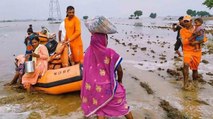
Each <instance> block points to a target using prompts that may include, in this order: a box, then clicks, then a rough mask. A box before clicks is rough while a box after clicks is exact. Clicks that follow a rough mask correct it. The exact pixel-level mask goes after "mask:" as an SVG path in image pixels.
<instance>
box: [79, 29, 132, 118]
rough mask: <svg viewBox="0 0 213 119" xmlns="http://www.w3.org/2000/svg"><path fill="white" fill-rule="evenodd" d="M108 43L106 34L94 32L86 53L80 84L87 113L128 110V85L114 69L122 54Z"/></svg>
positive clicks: (114, 114)
mask: <svg viewBox="0 0 213 119" xmlns="http://www.w3.org/2000/svg"><path fill="white" fill-rule="evenodd" d="M106 46H107V38H106V35H105V34H98V33H96V34H92V37H91V42H90V46H89V48H88V49H87V51H86V53H85V57H84V63H83V83H82V88H81V99H82V104H81V107H82V110H83V112H84V114H85V116H86V117H89V116H91V115H93V114H95V115H97V116H105V117H119V116H123V115H126V114H128V113H129V107H128V106H127V102H126V94H125V93H126V92H125V89H124V87H123V86H122V84H120V83H118V81H117V80H116V73H115V71H116V68H117V66H118V65H119V64H120V62H121V61H122V58H121V57H120V56H119V55H118V54H117V53H116V52H115V51H114V50H112V49H110V48H107V47H106Z"/></svg>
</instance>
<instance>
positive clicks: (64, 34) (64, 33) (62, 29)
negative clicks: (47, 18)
mask: <svg viewBox="0 0 213 119" xmlns="http://www.w3.org/2000/svg"><path fill="white" fill-rule="evenodd" d="M59 31H61V32H62V33H61V41H63V40H64V38H65V36H66V29H65V23H64V21H63V22H61V24H60V26H59Z"/></svg>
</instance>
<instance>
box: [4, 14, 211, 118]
mask: <svg viewBox="0 0 213 119" xmlns="http://www.w3.org/2000/svg"><path fill="white" fill-rule="evenodd" d="M112 21H113V22H114V23H115V24H116V26H117V28H118V31H119V33H118V34H115V35H110V36H109V38H110V40H109V47H111V48H113V49H115V50H116V51H117V52H118V53H119V54H120V55H121V56H122V57H123V58H124V60H123V63H122V65H123V69H124V79H123V80H124V81H123V83H124V85H125V87H126V90H127V99H128V103H129V105H130V107H131V110H132V111H133V115H134V117H135V119H143V118H145V117H146V118H148V119H149V118H150V119H164V118H166V112H165V111H164V110H163V109H162V108H161V107H160V106H159V104H160V101H161V100H166V101H168V102H169V103H170V104H171V106H173V107H175V108H177V109H178V110H179V111H181V112H183V113H184V114H185V115H187V116H188V117H189V118H205V119H211V118H213V113H212V112H213V97H212V96H213V87H212V86H211V85H209V84H208V83H206V84H201V83H199V84H198V89H196V90H194V91H184V90H182V89H181V87H182V83H181V81H176V79H177V78H178V77H177V76H171V75H169V74H168V73H167V72H166V70H167V69H174V70H176V68H178V67H181V66H182V61H180V60H182V59H181V58H180V59H179V60H177V59H174V56H176V55H175V54H174V51H173V49H174V46H173V44H174V43H175V37H176V33H175V32H173V31H171V30H170V29H168V28H163V29H162V28H159V27H158V26H163V27H168V26H170V25H171V23H174V22H176V21H164V20H163V19H161V18H159V19H156V20H153V19H151V20H150V19H145V18H144V19H142V20H127V19H113V20H112ZM138 22H139V23H142V24H143V25H144V26H141V27H136V26H134V24H135V23H138ZM210 23H211V22H210ZM28 24H33V27H34V31H39V30H40V27H41V26H46V27H47V28H49V30H50V31H51V32H57V30H58V26H59V25H58V24H48V23H47V22H44V21H34V22H11V23H0V41H1V44H0V51H1V52H0V53H1V55H0V61H1V62H2V63H1V64H0V71H1V72H0V77H1V78H0V85H1V88H0V92H1V93H0V98H1V99H0V117H3V118H11V119H13V118H20V119H22V118H23V119H25V118H53V119H58V118H62V119H68V118H69V119H70V118H71V119H82V118H83V114H82V111H81V109H80V98H79V92H75V93H69V94H64V95H57V96H54V95H46V94H41V93H33V94H27V93H26V92H25V91H24V90H21V89H18V88H15V87H4V86H3V84H5V83H6V82H9V81H10V80H11V78H12V76H13V74H14V66H13V60H14V56H13V55H14V54H16V55H17V54H20V53H23V52H24V44H23V39H24V36H25V33H26V29H27V27H28ZM82 27H83V28H82V30H83V31H82V32H83V40H84V49H86V48H87V47H88V45H89V38H90V34H89V32H88V31H87V29H86V28H85V26H84V25H82ZM130 43H131V44H130ZM141 48H142V49H141ZM144 48H145V50H144ZM204 50H208V49H206V48H205V47H204ZM203 59H205V60H208V61H209V64H204V63H201V64H200V73H201V74H202V75H203V77H204V80H206V81H209V80H211V79H213V77H212V76H209V75H206V73H208V72H212V71H213V63H212V62H210V61H211V59H213V57H212V55H209V54H206V55H204V56H203ZM159 68H160V69H159ZM190 74H191V72H190ZM181 76H182V75H181ZM181 76H180V77H181ZM135 78H137V80H136V79H135ZM140 82H145V83H147V84H148V85H149V86H150V88H151V89H152V90H153V91H154V94H147V92H146V90H145V89H144V88H143V87H141V86H140Z"/></svg>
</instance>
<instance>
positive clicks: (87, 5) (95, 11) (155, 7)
mask: <svg viewBox="0 0 213 119" xmlns="http://www.w3.org/2000/svg"><path fill="white" fill-rule="evenodd" d="M58 1H59V4H60V9H61V15H62V18H64V17H65V15H66V14H65V13H66V7H67V6H69V5H72V6H74V7H75V9H76V15H77V16H79V17H80V18H82V16H84V15H88V16H89V17H93V16H96V15H104V16H107V17H126V18H127V17H129V16H130V14H132V13H133V12H134V11H135V10H142V11H143V17H147V16H149V15H150V13H151V12H155V13H157V15H158V16H181V15H185V14H186V11H187V10H188V9H193V10H196V11H207V12H210V13H211V14H213V10H209V9H208V8H206V6H204V5H202V3H203V1H204V0H58ZM49 2H50V0H0V20H5V19H7V20H8V19H47V18H48V16H49Z"/></svg>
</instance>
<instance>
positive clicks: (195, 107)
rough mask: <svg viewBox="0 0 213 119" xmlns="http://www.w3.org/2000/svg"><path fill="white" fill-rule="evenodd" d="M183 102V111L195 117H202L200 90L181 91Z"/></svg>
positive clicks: (195, 118)
mask: <svg viewBox="0 0 213 119" xmlns="http://www.w3.org/2000/svg"><path fill="white" fill-rule="evenodd" d="M179 96H180V98H181V104H182V105H183V110H182V111H183V113H184V114H186V115H187V116H188V117H191V118H193V119H200V118H201V110H200V106H201V104H200V103H199V102H198V100H199V99H198V91H197V90H195V91H184V90H183V91H180V95H179Z"/></svg>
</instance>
